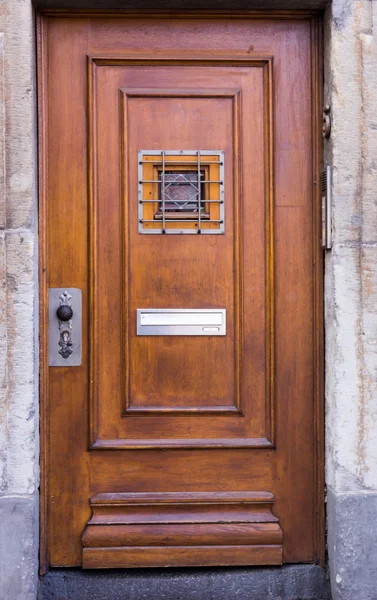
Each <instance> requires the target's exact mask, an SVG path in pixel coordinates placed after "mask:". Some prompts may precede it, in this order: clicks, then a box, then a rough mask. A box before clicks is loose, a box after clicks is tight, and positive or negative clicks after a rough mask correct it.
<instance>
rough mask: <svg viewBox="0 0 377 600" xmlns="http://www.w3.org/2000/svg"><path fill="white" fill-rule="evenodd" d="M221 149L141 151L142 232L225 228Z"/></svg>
mask: <svg viewBox="0 0 377 600" xmlns="http://www.w3.org/2000/svg"><path fill="white" fill-rule="evenodd" d="M223 174H224V160H223V152H221V151H212V150H211V151H204V150H200V151H199V150H198V151H193V152H180V151H148V150H144V151H140V152H139V196H138V202H139V233H224V181H223Z"/></svg>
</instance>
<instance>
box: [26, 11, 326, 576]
mask: <svg viewBox="0 0 377 600" xmlns="http://www.w3.org/2000/svg"><path fill="white" fill-rule="evenodd" d="M78 16H81V17H112V18H117V17H123V18H124V17H128V18H132V19H138V18H145V17H146V16H147V17H148V18H153V19H163V18H166V17H167V16H175V17H179V18H181V19H185V18H198V19H213V18H215V17H216V18H217V19H228V20H229V19H237V18H240V17H243V18H246V17H247V18H249V19H250V20H255V19H269V20H274V19H277V20H283V19H284V20H286V19H305V20H309V21H310V29H311V99H312V102H311V114H312V147H311V151H312V177H313V221H312V222H313V235H312V240H313V242H312V243H313V247H312V256H313V267H314V276H313V282H314V285H313V317H314V318H313V327H314V331H313V339H314V340H315V347H314V365H313V368H314V374H315V379H314V394H313V400H314V428H313V435H314V453H313V461H314V470H313V471H314V477H315V481H314V489H315V490H316V498H315V510H314V511H313V519H314V528H313V530H314V536H315V542H314V546H315V548H317V554H316V560H315V562H316V563H317V564H319V565H321V566H324V565H325V505H324V485H325V476H324V437H325V436H324V430H325V429H324V427H325V414H324V256H323V250H322V249H321V245H320V237H321V197H320V185H319V181H320V172H321V168H322V161H323V139H322V105H323V39H322V13H321V12H320V11H315V10H311V11H308V10H304V11H298V10H291V11H289V10H285V11H268V10H265V11H252V10H251V11H250V10H249V11H247V10H245V11H240V10H236V11H203V12H199V11H181V10H178V11H171V10H169V11H166V10H165V11H163V10H161V11H140V12H135V11H129V10H124V11H119V10H88V9H78V10H72V9H44V10H41V11H38V13H37V19H36V24H37V87H38V94H37V101H38V163H39V173H38V184H39V217H38V219H39V301H40V312H39V327H40V381H39V384H40V454H41V458H40V573H41V574H44V573H46V572H47V571H48V568H49V551H48V423H49V413H48V396H49V394H48V392H49V390H48V342H47V340H48V281H47V267H46V265H47V218H48V198H47V158H48V143H47V131H48V121H47V70H46V65H45V61H46V19H48V17H65V18H69V17H78Z"/></svg>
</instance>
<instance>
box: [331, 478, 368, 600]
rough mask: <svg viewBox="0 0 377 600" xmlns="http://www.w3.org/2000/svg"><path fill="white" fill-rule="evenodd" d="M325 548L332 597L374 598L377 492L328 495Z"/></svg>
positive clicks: (349, 599)
mask: <svg viewBox="0 0 377 600" xmlns="http://www.w3.org/2000/svg"><path fill="white" fill-rule="evenodd" d="M327 512H328V552H329V561H330V570H331V591H332V599H333V600H355V598H360V599H362V600H376V597H377V595H376V594H377V592H376V590H377V544H376V539H377V519H376V515H377V494H376V493H373V494H372V493H369V494H368V493H359V494H342V495H336V494H335V493H334V492H333V490H332V489H331V488H330V489H329V490H328V498H327Z"/></svg>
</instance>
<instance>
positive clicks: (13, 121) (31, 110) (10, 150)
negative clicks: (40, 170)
mask: <svg viewBox="0 0 377 600" xmlns="http://www.w3.org/2000/svg"><path fill="white" fill-rule="evenodd" d="M0 20H1V23H2V27H3V31H4V35H3V50H4V71H5V76H4V79H3V81H4V82H5V85H4V88H3V91H4V99H3V110H4V111H5V194H6V215H5V219H6V226H7V227H8V228H11V229H17V228H29V227H32V226H33V225H34V224H35V222H36V214H37V213H36V181H37V169H36V165H37V160H36V142H37V140H36V98H35V51H34V50H35V40H34V23H33V8H32V5H31V2H29V1H28V0H27V1H25V0H12V1H8V0H0Z"/></svg>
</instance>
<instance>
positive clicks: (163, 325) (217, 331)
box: [137, 308, 226, 336]
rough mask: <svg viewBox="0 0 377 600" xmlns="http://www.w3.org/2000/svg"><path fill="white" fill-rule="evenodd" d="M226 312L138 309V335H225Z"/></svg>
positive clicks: (201, 309) (223, 309)
mask: <svg viewBox="0 0 377 600" xmlns="http://www.w3.org/2000/svg"><path fill="white" fill-rule="evenodd" d="M225 333H226V310H225V308H215V309H212V308H211V309H204V308H200V309H186V308H185V309H183V308H182V309H177V308H174V309H168V308H138V309H137V335H207V336H208V335H225Z"/></svg>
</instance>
